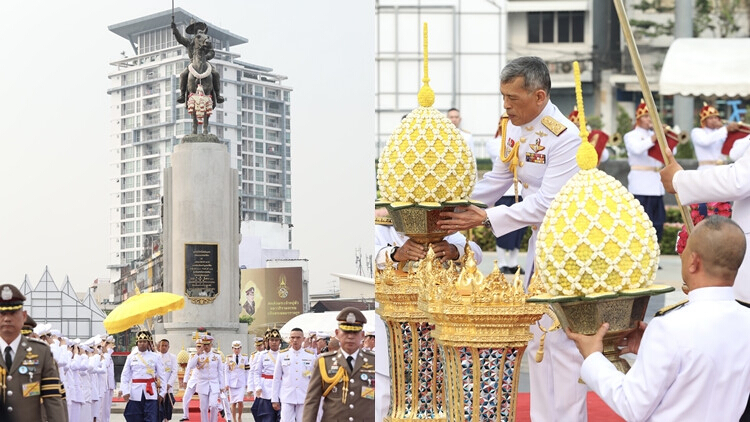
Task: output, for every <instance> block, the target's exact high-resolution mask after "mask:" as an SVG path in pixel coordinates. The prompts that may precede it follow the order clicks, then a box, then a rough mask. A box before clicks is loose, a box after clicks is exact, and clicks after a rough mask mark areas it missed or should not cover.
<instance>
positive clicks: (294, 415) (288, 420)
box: [281, 402, 305, 422]
mask: <svg viewBox="0 0 750 422" xmlns="http://www.w3.org/2000/svg"><path fill="white" fill-rule="evenodd" d="M304 408H305V404H304V403H302V404H292V403H284V402H282V403H281V422H302V411H303V410H304Z"/></svg>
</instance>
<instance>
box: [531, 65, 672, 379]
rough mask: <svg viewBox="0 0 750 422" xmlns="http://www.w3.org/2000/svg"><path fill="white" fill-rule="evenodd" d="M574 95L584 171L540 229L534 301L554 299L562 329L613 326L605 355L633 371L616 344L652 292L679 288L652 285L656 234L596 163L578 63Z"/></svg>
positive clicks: (553, 206)
mask: <svg viewBox="0 0 750 422" xmlns="http://www.w3.org/2000/svg"><path fill="white" fill-rule="evenodd" d="M574 70H575V71H576V83H577V87H576V94H577V97H578V98H579V100H578V113H579V114H578V115H579V119H580V122H579V123H580V125H581V137H582V138H583V142H582V143H581V146H580V148H579V150H578V153H577V154H576V162H577V163H578V166H579V167H580V168H581V170H580V171H579V172H578V173H577V174H576V175H574V176H573V177H572V178H571V179H570V180H569V181H568V182H567V183H566V184H565V185H564V186H563V188H562V189H561V190H560V192H559V193H558V194H557V196H556V197H555V199H554V200H553V201H552V203H551V204H550V207H549V208H548V210H547V213H546V214H545V217H544V220H543V222H542V225H541V226H540V228H539V237H538V239H537V246H536V248H537V249H536V254H537V255H536V264H535V268H536V272H535V275H534V276H535V277H538V281H540V282H541V284H542V285H543V286H544V290H546V293H542V294H539V295H536V296H534V297H532V298H530V299H529V301H532V302H549V303H551V304H552V309H553V310H554V311H555V314H556V315H557V317H558V319H559V320H560V323H561V325H562V328H570V329H571V330H572V331H574V332H577V333H581V334H587V335H591V334H594V333H595V332H596V330H597V329H598V328H599V327H600V326H601V324H602V323H604V322H608V323H609V324H610V329H609V332H608V333H607V335H606V337H605V339H604V347H605V355H606V356H607V357H608V358H609V360H610V361H611V362H612V363H613V364H615V366H616V367H618V369H620V370H621V371H622V372H626V371H627V370H628V369H629V365H628V363H627V362H626V361H625V360H622V359H620V358H619V356H618V353H617V346H618V344H619V341H620V340H621V339H622V338H623V337H625V336H626V335H627V334H628V332H629V331H630V330H632V329H634V328H635V327H636V324H637V322H638V321H640V320H643V317H644V315H645V312H646V306H647V305H648V300H649V296H651V295H655V294H660V293H666V292H668V291H671V290H674V288H673V287H671V286H664V285H654V284H653V281H654V278H655V277H656V269H657V267H658V259H659V243H658V241H657V238H656V231H655V230H654V227H653V224H652V223H651V220H650V219H649V217H648V215H647V214H646V213H645V211H644V210H643V207H642V206H641V205H640V203H639V202H638V200H636V199H635V198H634V197H633V195H632V194H631V193H629V192H628V191H627V189H625V187H624V186H623V185H622V184H621V183H620V182H618V181H617V180H615V179H614V178H613V177H612V176H609V175H607V174H606V173H604V172H603V171H601V170H598V169H597V168H596V164H597V155H596V151H595V149H594V147H593V146H592V145H591V144H590V143H589V142H588V140H587V136H588V133H587V132H586V129H585V125H586V120H585V114H584V112H583V101H582V100H581V93H580V85H579V84H580V82H579V78H580V76H579V73H578V64H577V63H575V64H574Z"/></svg>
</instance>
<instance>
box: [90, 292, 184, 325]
mask: <svg viewBox="0 0 750 422" xmlns="http://www.w3.org/2000/svg"><path fill="white" fill-rule="evenodd" d="M184 307H185V297H183V296H180V295H176V294H174V293H167V292H148V293H139V294H136V295H135V296H131V297H130V298H128V299H127V300H126V301H125V302H122V303H121V304H120V305H118V306H117V307H116V308H115V309H114V310H112V312H110V313H109V315H107V318H105V319H104V328H105V329H106V330H107V333H109V334H115V333H119V332H122V331H125V330H127V329H129V328H130V327H132V326H134V325H140V324H143V323H144V321H146V320H147V319H149V318H152V317H155V316H158V315H164V314H166V313H169V312H172V311H176V310H179V309H182V308H184Z"/></svg>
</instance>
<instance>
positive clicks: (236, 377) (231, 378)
mask: <svg viewBox="0 0 750 422" xmlns="http://www.w3.org/2000/svg"><path fill="white" fill-rule="evenodd" d="M238 361H239V362H238ZM249 365H250V362H249V360H248V357H247V356H245V355H243V354H241V353H240V354H239V355H235V354H234V353H232V354H230V355H227V360H226V365H225V369H224V376H225V379H226V385H228V386H229V388H240V387H242V388H245V386H246V385H247V370H248V369H250V368H249Z"/></svg>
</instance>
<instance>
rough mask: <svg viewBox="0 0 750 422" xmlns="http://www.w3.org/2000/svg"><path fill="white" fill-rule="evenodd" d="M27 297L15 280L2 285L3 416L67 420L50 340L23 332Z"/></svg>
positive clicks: (50, 421) (0, 375) (0, 378)
mask: <svg viewBox="0 0 750 422" xmlns="http://www.w3.org/2000/svg"><path fill="white" fill-rule="evenodd" d="M25 300H26V297H25V296H24V295H23V294H22V293H21V292H20V291H19V290H18V289H17V288H16V287H15V286H13V285H12V284H3V285H0V319H1V320H2V324H0V350H2V352H3V359H2V363H1V364H0V384H2V385H1V386H0V388H1V390H0V391H2V392H3V394H1V395H0V398H2V400H3V402H2V406H1V407H0V408H1V409H2V410H0V420H13V421H19V422H20V421H27V420H28V421H41V420H42V413H43V412H42V407H44V414H45V415H46V417H47V419H46V421H47V422H56V421H65V420H66V414H65V410H64V408H63V404H62V398H61V397H60V376H59V374H58V371H57V365H56V364H55V361H54V359H53V357H52V352H51V351H50V348H49V346H48V345H47V343H45V342H42V341H39V340H34V339H30V338H28V337H26V336H24V335H23V334H21V328H22V327H23V323H24V321H25V320H26V311H24V310H23V303H24V301H25Z"/></svg>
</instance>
